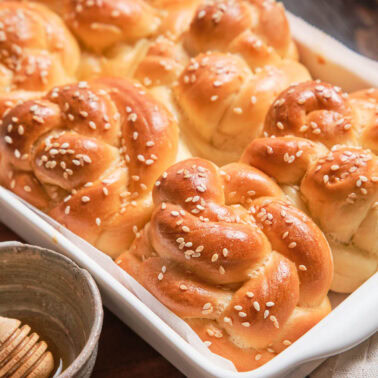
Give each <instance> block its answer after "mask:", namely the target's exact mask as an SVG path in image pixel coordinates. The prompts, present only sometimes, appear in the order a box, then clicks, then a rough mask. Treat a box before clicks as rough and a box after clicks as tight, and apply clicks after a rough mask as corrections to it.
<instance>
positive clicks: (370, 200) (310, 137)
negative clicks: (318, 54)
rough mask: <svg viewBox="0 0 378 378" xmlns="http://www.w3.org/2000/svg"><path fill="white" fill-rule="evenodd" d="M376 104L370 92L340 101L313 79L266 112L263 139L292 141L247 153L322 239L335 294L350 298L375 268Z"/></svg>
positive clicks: (335, 91)
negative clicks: (331, 258) (325, 242)
mask: <svg viewBox="0 0 378 378" xmlns="http://www.w3.org/2000/svg"><path fill="white" fill-rule="evenodd" d="M377 101H378V90H377V89H374V88H371V89H365V90H361V91H358V92H355V93H351V94H349V95H348V94H347V93H343V92H342V90H341V89H340V88H338V87H335V86H332V85H331V84H328V83H325V82H321V81H319V80H316V81H308V82H304V83H300V84H298V85H293V86H290V87H289V88H288V89H286V90H284V91H283V92H282V93H281V94H280V95H279V96H278V97H277V99H276V100H275V101H274V103H273V104H272V105H271V107H270V109H269V111H268V114H267V117H266V120H265V125H264V135H265V136H273V137H281V136H296V137H300V139H296V138H284V139H283V138H275V139H270V140H269V139H261V140H255V141H254V142H252V144H251V145H250V146H249V147H248V149H247V156H249V157H252V160H251V161H250V163H251V164H253V165H255V166H256V167H258V168H260V169H262V170H263V171H264V172H266V173H268V174H269V175H271V176H273V177H275V178H276V179H277V180H278V182H279V183H280V184H281V186H283V188H284V190H285V191H286V193H287V194H288V195H289V196H290V197H291V198H292V200H293V201H294V202H295V203H296V205H297V206H301V207H302V209H304V210H305V211H308V212H309V214H310V215H311V216H312V217H313V219H315V221H316V222H318V224H319V225H320V227H321V229H322V230H323V231H324V232H325V234H326V235H327V238H328V240H329V242H330V244H331V247H332V250H333V253H334V257H335V279H334V282H333V284H332V289H333V290H335V291H339V292H345V293H349V292H352V291H354V290H355V289H356V288H357V287H358V286H360V285H361V284H362V283H363V282H364V281H365V280H366V279H367V278H369V277H370V276H371V275H372V274H373V273H374V272H376V270H377V266H378V244H377V242H378V209H377V201H378V183H377V180H378V171H377V169H378V168H377V156H376V153H377V151H378V118H377V114H378V103H377ZM302 138H305V139H302ZM311 141H313V142H315V143H312V142H311ZM367 149H369V150H367ZM283 167H284V169H283ZM365 180H366V181H365ZM296 188H297V189H298V190H299V191H298V190H296Z"/></svg>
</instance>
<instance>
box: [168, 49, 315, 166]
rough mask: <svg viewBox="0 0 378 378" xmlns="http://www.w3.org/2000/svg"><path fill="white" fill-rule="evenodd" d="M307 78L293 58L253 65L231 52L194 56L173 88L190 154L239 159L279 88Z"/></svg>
mask: <svg viewBox="0 0 378 378" xmlns="http://www.w3.org/2000/svg"><path fill="white" fill-rule="evenodd" d="M308 78H309V74H308V72H307V70H306V69H305V68H304V67H303V66H301V65H300V64H299V63H297V62H295V61H289V60H280V61H279V62H278V63H277V64H275V65H267V66H263V67H262V68H260V69H256V70H252V69H251V68H250V67H249V66H248V65H247V63H246V61H245V60H243V59H242V58H240V57H239V56H237V55H234V54H225V53H218V52H214V53H206V54H200V55H199V56H197V57H196V58H193V59H192V60H191V61H190V63H189V64H188V66H187V67H186V68H185V70H184V71H183V73H182V74H181V76H180V78H179V82H178V85H177V86H175V87H174V88H173V90H174V97H175V101H176V103H177V108H178V114H179V118H180V126H181V128H182V130H183V133H184V136H186V138H187V139H188V141H189V143H188V144H189V145H190V147H191V148H192V151H193V154H196V155H200V156H203V157H206V158H208V159H211V160H212V161H214V162H216V163H217V164H224V163H228V162H231V161H235V160H238V158H239V157H240V155H241V153H242V152H243V150H244V148H245V147H246V145H247V144H248V142H249V141H250V140H251V139H254V138H256V137H258V136H260V134H261V132H262V128H263V125H264V119H265V115H266V112H267V111H268V109H269V106H270V104H271V103H272V101H273V100H274V98H275V97H276V96H277V94H278V93H280V91H282V90H283V88H286V87H288V86H289V85H290V84H291V83H294V82H298V81H304V80H307V79H308Z"/></svg>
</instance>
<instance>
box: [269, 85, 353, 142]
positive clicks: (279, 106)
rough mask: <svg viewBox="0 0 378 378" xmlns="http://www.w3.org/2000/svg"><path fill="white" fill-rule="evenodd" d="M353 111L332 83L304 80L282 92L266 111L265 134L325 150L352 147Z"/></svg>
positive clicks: (345, 97) (344, 95) (345, 98)
mask: <svg viewBox="0 0 378 378" xmlns="http://www.w3.org/2000/svg"><path fill="white" fill-rule="evenodd" d="M353 125H354V112H353V109H352V108H351V106H350V102H349V99H348V98H347V95H346V94H343V93H341V92H340V89H339V88H337V87H334V86H332V85H331V84H328V83H324V82H320V81H307V82H304V83H300V84H298V85H294V86H291V87H289V88H288V89H286V90H285V91H283V92H282V93H281V94H280V95H279V96H278V97H277V99H276V100H275V101H274V103H273V104H272V105H271V106H270V109H269V111H268V114H267V117H266V120H265V126H264V132H265V133H266V134H267V135H275V136H284V135H293V136H298V137H302V138H307V139H311V140H313V141H319V142H322V143H323V144H325V145H326V146H328V147H332V146H333V145H335V144H341V143H348V144H355V137H356V134H357V130H356V129H355V128H354V127H353Z"/></svg>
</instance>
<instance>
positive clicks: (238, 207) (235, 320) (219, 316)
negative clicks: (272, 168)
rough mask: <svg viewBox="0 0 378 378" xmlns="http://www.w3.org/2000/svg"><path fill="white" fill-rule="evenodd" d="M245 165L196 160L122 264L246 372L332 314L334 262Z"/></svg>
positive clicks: (271, 187)
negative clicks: (220, 164) (328, 295)
mask: <svg viewBox="0 0 378 378" xmlns="http://www.w3.org/2000/svg"><path fill="white" fill-rule="evenodd" d="M284 198H285V196H284V193H283V192H282V190H281V189H280V188H279V186H278V185H277V184H276V183H275V182H274V181H273V180H272V179H271V178H269V176H267V175H265V174H264V173H263V172H261V171H260V170H258V169H256V168H254V167H251V166H250V165H247V164H243V163H232V164H229V165H227V166H225V167H223V168H222V169H218V168H217V167H216V166H215V165H214V164H213V163H210V162H209V161H207V160H203V159H199V158H193V159H188V160H185V161H182V162H179V163H177V164H175V165H173V166H171V167H170V168H168V169H167V171H166V172H164V173H163V174H162V175H161V176H160V178H159V179H158V181H157V182H156V184H155V188H154V191H153V199H154V207H155V209H154V212H153V215H152V218H151V221H150V222H149V223H148V224H147V225H146V226H145V228H144V229H143V231H142V232H141V233H140V234H139V235H138V236H139V237H138V238H137V239H135V241H134V244H133V245H132V247H131V248H130V250H129V251H127V252H125V253H123V254H122V255H121V256H120V257H119V258H118V259H117V263H118V264H119V266H121V267H122V268H123V269H125V270H126V271H128V272H129V273H130V274H131V275H133V276H134V277H135V279H137V280H138V281H139V282H140V283H141V284H142V285H144V286H145V287H146V288H147V289H148V290H149V291H150V292H151V293H152V294H153V295H154V296H155V297H156V298H157V299H159V300H160V301H161V302H162V303H163V304H165V305H166V306H167V307H168V308H170V309H171V310H172V311H173V312H175V313H176V314H177V315H179V316H180V317H182V318H183V319H184V320H186V321H187V322H188V324H189V325H190V326H191V327H192V328H193V329H194V330H195V331H196V332H197V333H198V334H199V336H200V337H201V338H202V340H203V341H205V343H206V344H207V346H208V347H209V348H210V349H211V350H212V351H213V352H215V353H218V354H220V355H221V356H223V357H226V358H228V359H230V360H231V361H233V362H234V364H235V366H236V368H237V369H238V370H239V371H246V370H251V369H254V368H257V367H258V366H260V365H262V364H264V363H265V362H267V361H269V360H270V359H272V358H273V357H274V356H275V355H276V354H277V353H279V352H280V351H282V350H283V349H285V348H286V347H287V346H288V345H290V344H291V343H292V342H294V341H295V340H296V339H297V338H299V337H300V336H301V335H303V334H304V333H305V332H307V331H308V330H309V329H310V328H311V327H312V326H313V325H315V324H316V323H317V322H319V321H320V320H321V319H322V318H323V317H324V316H325V315H327V314H328V312H329V311H330V310H331V307H330V304H329V301H328V298H327V292H328V289H329V287H330V284H331V281H332V272H333V264H332V255H331V251H330V248H329V246H328V243H327V240H326V239H325V237H324V235H323V234H322V232H321V231H320V229H319V228H318V227H317V226H316V224H315V223H313V222H312V221H311V219H310V218H309V217H308V216H306V215H305V214H304V213H303V212H302V211H300V210H298V209H297V208H295V207H294V206H293V205H291V204H289V203H288V202H287V201H285V199H284Z"/></svg>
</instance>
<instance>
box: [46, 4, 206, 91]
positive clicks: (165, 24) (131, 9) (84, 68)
mask: <svg viewBox="0 0 378 378" xmlns="http://www.w3.org/2000/svg"><path fill="white" fill-rule="evenodd" d="M43 2H44V3H48V4H49V6H50V7H52V8H53V9H54V10H55V11H57V12H58V13H59V14H60V15H61V16H62V17H63V18H64V20H65V22H66V23H67V25H68V27H69V28H70V29H71V31H72V33H73V34H74V35H75V36H76V37H77V38H78V40H79V41H80V42H81V44H82V46H83V50H84V52H83V55H82V61H81V66H80V77H81V78H82V79H89V78H91V77H94V76H100V75H102V76H103V75H114V74H115V73H117V75H119V76H124V77H134V72H135V71H136V68H137V67H138V66H139V64H142V65H143V63H144V58H146V59H147V60H148V61H149V62H148V63H147V64H149V65H151V60H150V57H151V55H154V56H155V55H157V56H158V57H159V56H160V54H156V49H160V50H161V46H160V43H161V41H162V39H165V40H168V41H176V40H177V39H178V38H179V37H180V36H181V34H182V33H183V32H184V31H185V30H186V29H187V28H188V27H189V23H190V22H191V20H192V15H193V13H194V11H195V9H196V7H197V5H198V4H199V2H200V0H180V1H177V0H101V1H86V0H62V1H46V0H45V1H43ZM164 47H166V45H165V46H164ZM151 50H155V51H151ZM169 50H172V47H169ZM177 50H178V52H177V53H174V52H173V55H174V56H175V55H176V54H181V52H180V45H178V46H177ZM166 55H169V56H170V55H171V53H170V52H168V53H167V52H165V51H164V52H163V56H162V58H161V60H159V59H158V60H157V62H156V64H153V65H152V70H153V71H156V70H158V69H159V68H160V74H163V75H165V70H167V71H171V70H170V68H169V67H170V62H168V63H167V60H166V57H167V56H166ZM185 63H186V61H185V60H184V61H182V64H185ZM142 70H143V68H142ZM172 70H173V71H172V72H174V71H175V68H174V67H173V68H172ZM172 72H168V75H167V76H168V77H170V76H171V75H172ZM136 76H138V75H136ZM176 77H177V75H176ZM176 77H175V78H176ZM165 82H167V78H165V79H163V80H161V82H160V81H158V82H157V83H158V84H159V83H165ZM142 83H143V81H142ZM144 84H145V85H150V84H149V79H148V78H146V79H145V82H144ZM154 84H155V85H156V83H155V82H154Z"/></svg>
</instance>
